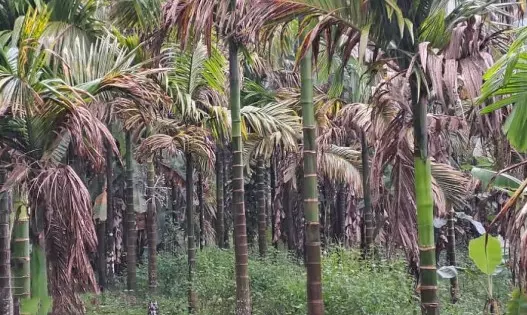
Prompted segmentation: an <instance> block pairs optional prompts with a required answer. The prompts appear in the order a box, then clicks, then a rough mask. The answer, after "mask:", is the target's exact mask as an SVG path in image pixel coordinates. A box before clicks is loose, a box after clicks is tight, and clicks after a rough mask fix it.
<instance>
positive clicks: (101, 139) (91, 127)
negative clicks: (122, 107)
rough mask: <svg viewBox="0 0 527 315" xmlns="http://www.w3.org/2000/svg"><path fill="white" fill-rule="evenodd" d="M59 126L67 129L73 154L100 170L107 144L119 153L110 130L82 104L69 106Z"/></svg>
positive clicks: (103, 162) (103, 165)
mask: <svg viewBox="0 0 527 315" xmlns="http://www.w3.org/2000/svg"><path fill="white" fill-rule="evenodd" d="M61 127H62V128H64V129H65V130H67V131H68V133H69V135H70V138H71V141H72V143H73V150H74V152H75V154H77V155H78V156H81V157H84V158H86V159H87V160H88V161H90V162H91V163H92V165H93V167H94V168H95V169H96V170H102V169H104V167H105V165H106V163H105V158H104V152H105V151H106V150H107V149H108V144H109V145H110V149H111V150H113V151H114V152H115V153H116V154H117V155H118V154H119V150H118V149H117V146H116V144H115V139H114V138H113V136H112V134H111V132H110V131H109V130H108V128H107V127H106V126H105V125H104V124H103V123H102V122H101V121H100V120H99V119H97V118H95V117H94V116H93V115H92V113H91V112H90V111H89V110H88V109H87V108H86V107H84V106H75V107H72V108H70V111H69V113H67V114H66V116H65V121H64V124H63V125H62V126H61ZM59 144H60V142H59ZM51 149H54V148H51Z"/></svg>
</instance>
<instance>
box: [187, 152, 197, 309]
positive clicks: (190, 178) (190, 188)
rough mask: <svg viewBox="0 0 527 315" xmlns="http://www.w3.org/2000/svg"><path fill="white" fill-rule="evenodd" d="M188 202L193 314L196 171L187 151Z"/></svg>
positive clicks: (188, 248)
mask: <svg viewBox="0 0 527 315" xmlns="http://www.w3.org/2000/svg"><path fill="white" fill-rule="evenodd" d="M186 195H187V196H186V197H187V198H186V203H187V215H186V217H187V250H188V252H187V254H188V312H189V313H190V314H193V313H194V311H195V309H196V306H197V303H196V302H197V301H196V293H195V292H194V269H195V268H196V242H195V234H194V172H193V166H192V154H190V153H187V166H186Z"/></svg>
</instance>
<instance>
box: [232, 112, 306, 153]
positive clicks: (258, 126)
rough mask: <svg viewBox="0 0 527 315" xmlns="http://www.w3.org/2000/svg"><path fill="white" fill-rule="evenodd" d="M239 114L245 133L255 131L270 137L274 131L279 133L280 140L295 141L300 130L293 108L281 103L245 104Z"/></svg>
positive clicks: (288, 143)
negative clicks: (255, 105)
mask: <svg viewBox="0 0 527 315" xmlns="http://www.w3.org/2000/svg"><path fill="white" fill-rule="evenodd" d="M240 114H241V116H242V120H243V127H244V130H245V133H246V134H247V133H256V134H258V135H259V136H261V137H270V136H271V135H272V134H274V133H276V132H280V133H281V135H282V136H281V139H282V140H281V142H282V143H285V144H287V145H288V146H289V145H291V144H295V145H296V143H297V140H298V138H299V134H300V130H301V129H302V126H301V124H300V118H299V117H298V115H297V114H296V112H295V111H294V110H292V109H291V108H289V107H287V106H283V104H281V103H271V104H269V105H267V106H264V107H254V106H245V107H243V108H242V109H241V111H240Z"/></svg>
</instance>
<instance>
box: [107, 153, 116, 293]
mask: <svg viewBox="0 0 527 315" xmlns="http://www.w3.org/2000/svg"><path fill="white" fill-rule="evenodd" d="M112 187H113V151H112V149H111V147H110V145H109V144H107V148H106V206H107V208H106V211H107V212H106V233H107V235H106V241H107V243H106V245H107V246H106V259H107V280H108V283H109V284H110V285H112V284H113V280H114V268H115V251H114V244H115V234H114V233H115V231H114V226H113V225H114V217H115V216H114V209H113V188H112Z"/></svg>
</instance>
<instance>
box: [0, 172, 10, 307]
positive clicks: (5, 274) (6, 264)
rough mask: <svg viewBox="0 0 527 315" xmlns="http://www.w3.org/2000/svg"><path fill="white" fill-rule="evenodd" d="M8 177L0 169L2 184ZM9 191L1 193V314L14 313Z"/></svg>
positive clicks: (0, 181) (0, 183)
mask: <svg viewBox="0 0 527 315" xmlns="http://www.w3.org/2000/svg"><path fill="white" fill-rule="evenodd" d="M6 178H7V172H6V170H5V169H4V168H1V169H0V185H1V186H3V184H4V182H5V180H6ZM8 194H9V193H8V192H7V191H4V192H2V193H0V314H6V315H11V314H13V299H12V295H11V249H10V246H11V237H10V236H11V229H10V227H9V208H10V207H9V196H8Z"/></svg>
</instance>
